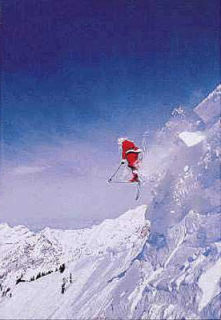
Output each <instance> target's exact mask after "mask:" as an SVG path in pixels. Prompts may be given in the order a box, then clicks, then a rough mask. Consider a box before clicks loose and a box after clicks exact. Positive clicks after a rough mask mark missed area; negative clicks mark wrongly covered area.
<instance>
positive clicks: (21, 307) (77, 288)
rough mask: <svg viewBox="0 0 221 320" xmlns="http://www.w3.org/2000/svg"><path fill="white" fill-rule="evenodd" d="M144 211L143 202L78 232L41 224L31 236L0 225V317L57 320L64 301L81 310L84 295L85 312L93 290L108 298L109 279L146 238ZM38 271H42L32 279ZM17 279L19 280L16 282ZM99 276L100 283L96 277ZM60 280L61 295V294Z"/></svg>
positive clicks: (64, 309) (130, 259) (122, 269)
mask: <svg viewBox="0 0 221 320" xmlns="http://www.w3.org/2000/svg"><path fill="white" fill-rule="evenodd" d="M145 212H146V206H140V207H138V208H137V209H135V210H130V211H128V212H126V213H125V214H123V215H121V216H120V217H119V218H118V219H115V220H105V221H104V222H103V223H102V224H101V225H98V226H94V227H93V228H91V229H82V230H66V231H63V230H51V229H49V228H46V229H45V230H43V231H41V232H40V233H37V234H34V233H32V232H30V231H28V229H26V228H25V227H22V226H19V227H15V228H10V227H9V226H8V225H5V224H4V225H1V228H0V240H1V242H0V244H1V246H0V250H1V251H0V254H1V257H2V258H3V259H1V262H0V271H1V279H2V280H1V282H2V285H1V286H2V287H1V288H2V293H6V294H2V295H3V296H2V297H1V303H0V318H2V319H7V318H9V319H11V318H18V317H21V318H28V319H31V318H32V319H36V317H37V318H38V319H41V318H48V317H52V316H53V317H55V318H57V317H58V314H60V313H61V314H63V313H64V312H65V313H66V314H67V317H68V307H69V303H71V304H73V303H74V301H75V299H76V308H77V311H78V312H79V310H80V308H82V309H83V310H82V311H81V312H84V310H85V301H84V299H83V297H84V296H86V297H85V299H86V301H87V304H88V305H89V306H88V309H89V311H88V312H89V313H90V312H91V309H93V308H94V297H95V296H94V294H95V292H96V291H97V290H98V292H99V293H101V292H102V291H103V294H102V300H103V299H104V298H105V297H106V298H107V300H108V299H109V295H110V292H111V290H112V289H113V284H112V283H111V282H112V279H115V278H117V277H120V275H121V274H122V273H124V272H126V271H127V269H128V268H129V267H130V266H131V264H132V263H133V259H134V258H136V256H137V255H138V253H139V250H140V248H141V247H142V246H143V245H144V243H145V241H146V239H147V236H148V234H149V228H150V224H149V221H148V220H146V219H145ZM63 263H64V264H65V270H64V272H62V273H61V272H60V271H59V270H58V268H59V267H60V266H61V265H62V264H63ZM42 272H44V274H45V275H44V276H41V277H39V278H38V279H36V277H37V275H38V274H39V273H41V274H42ZM47 273H48V274H47ZM33 277H34V279H32V278H33ZM70 277H71V278H72V280H71V281H70ZM18 278H21V279H22V280H24V281H25V282H19V283H18V284H17V285H16V279H18ZM101 278H102V282H100V281H97V279H101ZM31 279H32V281H31ZM63 279H65V280H64V281H65V282H66V283H65V289H66V290H65V295H61V287H62V283H63ZM108 281H109V282H108ZM70 282H72V283H70ZM88 282H90V285H89V286H88ZM108 283H109V285H108ZM113 283H114V282H113ZM85 286H87V287H88V290H86V287H85ZM8 288H10V291H8V292H7V290H8ZM10 294H11V295H12V296H11V297H10ZM69 296H70V301H69V299H68V297H69ZM80 296H81V299H82V306H81V305H80V300H79V298H80ZM90 299H91V303H89V301H90ZM99 299H101V297H100V298H98V300H99ZM27 301H29V304H28V307H27ZM61 301H63V304H64V305H65V307H64V306H63V304H61ZM90 304H91V305H90ZM98 305H99V302H98ZM39 306H41V308H39ZM77 311H76V312H77ZM95 311H96V312H98V309H97V308H96V309H95ZM70 312H71V311H70ZM72 312H73V311H72ZM70 314H71V313H70ZM70 314H69V317H70Z"/></svg>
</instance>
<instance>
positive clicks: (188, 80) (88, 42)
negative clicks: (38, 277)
mask: <svg viewBox="0 0 221 320" xmlns="http://www.w3.org/2000/svg"><path fill="white" fill-rule="evenodd" d="M1 4H2V5H1V6H2V26H3V54H2V56H3V64H2V119H3V124H2V129H3V130H2V131H3V134H2V164H3V165H4V168H5V169H4V177H5V179H3V181H5V182H4V183H3V185H2V186H3V187H2V189H3V190H4V191H3V194H4V197H3V200H4V205H3V211H2V212H3V220H8V221H9V222H11V223H15V224H16V223H18V222H19V223H26V224H27V223H28V224H30V225H32V226H35V225H38V224H39V225H40V224H42V225H44V224H50V221H52V219H55V220H56V222H55V225H56V226H57V225H58V226H61V227H63V226H64V227H65V226H67V224H68V225H70V226H75V222H73V215H74V220H75V221H76V220H78V222H79V224H80V221H83V220H87V219H88V220H90V221H92V220H93V219H94V217H95V218H96V219H101V218H103V217H112V216H116V215H117V214H119V210H126V209H127V207H128V206H133V205H134V204H133V203H132V202H131V201H129V200H128V197H130V196H131V194H132V193H131V191H130V192H129V193H128V196H127V197H125V198H124V201H121V203H120V204H118V201H117V199H118V198H116V201H113V199H114V198H113V197H115V196H116V197H117V194H119V193H120V191H117V192H118V193H117V192H116V190H113V189H111V190H110V189H108V187H107V185H106V177H107V176H108V174H109V173H111V171H112V170H113V169H114V166H116V165H117V163H118V161H119V154H118V151H117V146H116V138H117V137H118V136H125V135H126V136H129V137H131V138H132V139H134V140H135V141H137V142H138V144H139V142H140V141H141V139H142V134H143V132H144V131H146V130H147V131H150V132H152V131H154V130H156V129H157V128H159V127H160V126H162V124H163V123H164V122H165V121H166V120H167V119H168V118H169V116H170V113H171V111H172V109H173V108H174V107H176V106H178V105H180V104H182V105H184V106H185V107H187V108H192V107H193V106H195V105H196V104H197V103H198V102H200V100H201V99H202V98H203V97H205V96H206V95H207V94H208V93H209V92H210V91H212V90H213V89H214V88H215V86H216V85H217V84H218V83H219V82H220V74H219V71H220V70H219V63H220V61H219V58H220V57H219V54H220V53H219V29H220V18H219V12H220V10H219V0H213V1H210V0H194V1H185V0H145V1H142V0H139V1H134V0H130V1H129V0H128V1H121V0H116V1H115V0H113V1H105V0H102V1H101V0H90V1H89V0H87V1H85V0H81V1H73V0H62V1H61V0H59V1H57V0H44V1H42V0H19V1H16V0H10V1H4V0H3V1H1ZM10 177H11V178H10ZM79 179H81V184H80V188H79ZM56 183H57V189H56V190H54V189H53V188H55V185H56ZM17 184H18V187H16V186H17ZM46 185H47V188H46V190H44V193H43V191H42V188H44V187H45V186H46ZM12 186H14V187H13V188H14V189H13V190H14V199H15V201H14V205H13V206H12V204H11V202H12V201H11V200H10V190H11V188H12ZM42 186H44V187H42ZM96 188H97V190H98V193H99V195H98V194H97V193H96V192H95V191H93V192H92V191H91V189H93V190H94V189H96ZM18 189H19V190H20V191H19V192H20V193H19V192H18ZM23 189H24V190H23ZM61 189H62V192H61V191H58V190H61ZM70 189H71V190H73V191H72V192H71V194H69V193H68V192H69V191H68V192H67V190H70ZM7 190H8V191H7ZM22 190H23V192H22ZM27 190H29V191H30V190H32V192H31V191H30V192H31V194H30V195H29V199H30V204H29V206H27V205H26V204H25V199H26V197H27ZM59 192H60V193H59ZM67 193H68V196H67V195H65V194H67ZM36 194H38V198H37V200H36ZM59 197H60V198H59ZM54 198H56V199H57V200H56V201H57V202H56V204H55V205H54V206H53V205H52V203H53V202H54V201H53V199H54ZM70 198H71V199H72V201H71V202H70ZM31 199H32V200H31ZM43 199H45V200H43ZM59 199H60V200H59ZM67 202H68V203H69V202H70V203H69V204H68V207H67ZM18 203H19V204H18ZM40 204H41V206H40V207H39V205H40ZM55 206H56V208H55ZM73 206H75V210H74V213H73ZM36 208H37V209H36ZM16 209H17V212H15V211H16ZM55 209H56V210H55ZM55 211H56V213H54V212H55ZM47 212H51V213H50V214H48V213H47ZM61 212H62V213H61ZM104 212H105V213H104ZM62 215H66V218H65V219H66V220H65V221H66V222H65V223H63V222H62V221H64V219H63V218H62ZM46 216H47V219H46ZM39 221H41V223H40V222H39ZM70 221H72V222H70ZM76 225H77V223H76Z"/></svg>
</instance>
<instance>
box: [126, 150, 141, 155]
mask: <svg viewBox="0 0 221 320" xmlns="http://www.w3.org/2000/svg"><path fill="white" fill-rule="evenodd" d="M130 152H133V153H141V152H142V150H141V149H137V150H134V149H129V150H127V151H126V154H128V153H130Z"/></svg>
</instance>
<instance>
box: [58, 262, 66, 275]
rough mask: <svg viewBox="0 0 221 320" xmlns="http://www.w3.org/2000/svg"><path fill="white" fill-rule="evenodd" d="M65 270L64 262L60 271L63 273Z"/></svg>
mask: <svg viewBox="0 0 221 320" xmlns="http://www.w3.org/2000/svg"><path fill="white" fill-rule="evenodd" d="M64 270H65V264H64V263H63V264H62V265H60V267H59V271H60V273H63V272H64Z"/></svg>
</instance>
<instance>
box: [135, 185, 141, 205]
mask: <svg viewBox="0 0 221 320" xmlns="http://www.w3.org/2000/svg"><path fill="white" fill-rule="evenodd" d="M140 189H141V183H140V181H139V182H137V193H136V198H135V200H136V201H137V200H138V199H139V198H140V195H141V192H140V191H141V190H140Z"/></svg>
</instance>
